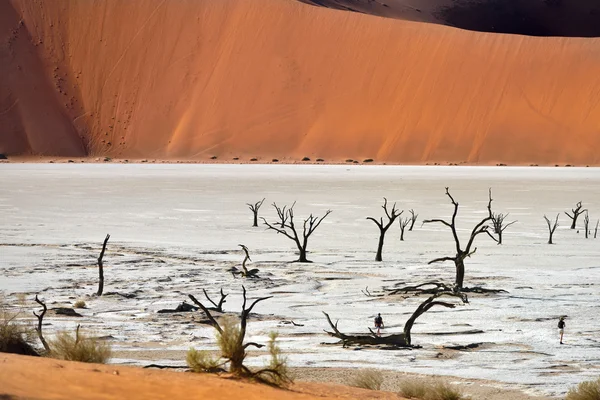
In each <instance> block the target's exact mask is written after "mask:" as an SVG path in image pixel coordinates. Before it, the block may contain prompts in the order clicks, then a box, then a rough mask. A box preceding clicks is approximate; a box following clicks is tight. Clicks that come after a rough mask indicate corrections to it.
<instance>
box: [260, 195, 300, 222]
mask: <svg viewBox="0 0 600 400" xmlns="http://www.w3.org/2000/svg"><path fill="white" fill-rule="evenodd" d="M271 205H272V206H273V207H275V211H277V217H278V218H279V222H278V223H277V225H279V227H280V228H285V223H286V222H287V220H288V218H289V213H288V210H287V206H283V207H277V204H275V202H273V204H271ZM295 205H296V202H295V201H294V202H293V203H292V206H291V207H290V209H292V208H294V206H295ZM263 220H264V218H263Z"/></svg>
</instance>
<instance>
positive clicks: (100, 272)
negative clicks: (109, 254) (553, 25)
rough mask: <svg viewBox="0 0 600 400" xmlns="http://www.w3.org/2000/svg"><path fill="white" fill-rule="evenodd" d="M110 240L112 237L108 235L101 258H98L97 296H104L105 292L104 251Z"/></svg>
mask: <svg viewBox="0 0 600 400" xmlns="http://www.w3.org/2000/svg"><path fill="white" fill-rule="evenodd" d="M108 239H110V235H108V234H107V235H106V238H105V239H104V243H103V244H102V251H101V252H100V256H99V257H98V275H99V276H98V279H99V280H98V291H97V292H96V295H97V296H102V292H103V291H104V264H103V262H102V259H103V258H104V251H105V250H106V244H107V243H108Z"/></svg>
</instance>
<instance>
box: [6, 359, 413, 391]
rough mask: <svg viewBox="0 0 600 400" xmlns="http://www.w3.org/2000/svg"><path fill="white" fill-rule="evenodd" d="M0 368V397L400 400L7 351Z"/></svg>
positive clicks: (317, 386) (308, 385) (316, 386)
mask: <svg viewBox="0 0 600 400" xmlns="http://www.w3.org/2000/svg"><path fill="white" fill-rule="evenodd" d="M0 365H2V374H0V399H37V400H42V399H48V400H50V399H53V400H56V399H80V400H91V399H104V400H110V399H132V400H134V399H140V400H142V399H143V400H147V399H155V400H162V399H164V400H171V399H211V400H228V399H235V398H239V399H247V400H270V399H272V400H341V399H347V400H355V399H356V400H358V399H367V400H391V399H398V400H402V398H399V397H398V396H396V395H395V394H392V393H386V392H371V391H368V390H363V389H357V388H350V387H345V386H340V385H327V384H311V383H298V384H295V385H293V386H292V387H291V388H290V389H291V390H282V389H276V388H273V387H270V386H266V385H257V384H251V383H247V382H241V381H236V380H232V379H225V378H218V377H216V376H214V375H208V374H192V373H183V372H171V371H160V370H149V369H142V368H134V367H123V366H114V365H101V364H85V363H77V362H71V361H60V360H53V359H47V358H38V357H25V356H18V355H13V354H5V353H0ZM56 382H60V384H59V385H57V384H56Z"/></svg>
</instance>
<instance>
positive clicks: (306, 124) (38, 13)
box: [0, 0, 600, 164]
mask: <svg viewBox="0 0 600 400" xmlns="http://www.w3.org/2000/svg"><path fill="white" fill-rule="evenodd" d="M431 1H433V0H430V1H429V2H431ZM599 72H600V39H596V38H587V39H579V38H539V37H526V36H513V35H502V34H493V33H480V32H472V31H464V30H459V29H454V28H449V27H446V26H442V25H436V24H428V23H419V22H408V21H404V20H398V19H386V18H379V17H374V16H370V15H364V14H360V13H354V12H347V11H339V10H332V9H327V8H323V7H314V6H311V5H307V4H302V3H300V2H296V1H292V0H220V1H209V0H204V1H203V0H178V1H169V0H136V1H120V0H97V1H69V0H53V1H42V0H11V1H8V2H7V1H3V2H0V89H1V92H0V129H1V130H0V152H4V153H8V154H42V155H64V156H78V155H90V156H95V155H108V156H113V157H125V158H135V157H152V158H192V159H206V158H208V157H210V156H212V155H217V156H219V157H220V158H221V159H223V158H226V159H230V158H231V157H234V156H238V157H255V156H256V157H263V158H264V159H270V158H271V157H277V158H286V157H287V158H301V157H303V156H309V157H322V158H325V159H326V160H339V159H344V158H354V159H362V158H373V159H375V160H376V161H386V162H398V163H423V162H435V161H438V162H462V161H466V162H470V163H482V164H483V163H494V162H504V163H521V164H524V163H540V164H544V163H545V164H549V163H551V164H554V163H572V164H600V152H599V150H600V146H599V145H600V73H599Z"/></svg>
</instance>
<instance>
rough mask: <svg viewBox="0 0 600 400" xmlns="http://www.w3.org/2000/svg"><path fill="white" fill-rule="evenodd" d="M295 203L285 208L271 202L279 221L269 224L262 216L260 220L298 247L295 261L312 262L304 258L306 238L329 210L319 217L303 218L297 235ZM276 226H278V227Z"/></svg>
mask: <svg viewBox="0 0 600 400" xmlns="http://www.w3.org/2000/svg"><path fill="white" fill-rule="evenodd" d="M295 204H296V202H294V204H292V206H291V207H290V208H289V209H287V210H286V208H285V207H283V208H281V207H278V206H277V204H275V203H273V207H275V209H276V210H277V214H278V215H279V222H278V223H275V224H271V223H269V222H267V220H266V219H264V218H262V220H263V222H264V224H265V225H266V226H267V228H268V229H272V230H274V231H275V232H277V233H281V234H282V235H284V236H285V237H287V238H288V239H290V240H293V241H294V243H295V244H296V246H297V247H298V251H299V253H300V256H299V258H298V260H296V262H304V263H308V262H312V261H309V260H308V259H307V258H306V252H307V250H306V249H307V247H308V238H309V237H310V235H312V234H313V232H314V231H315V230H316V229H317V228H318V227H319V225H321V222H323V220H324V219H325V218H327V216H328V215H329V214H331V210H327V212H326V213H325V215H323V216H322V217H320V218H319V217H315V216H313V215H312V214H310V216H309V217H308V218H307V219H305V220H304V223H303V225H302V231H301V232H300V233H301V236H299V235H298V230H297V229H296V225H295V224H294V205H295ZM277 226H279V228H278V227H277Z"/></svg>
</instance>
